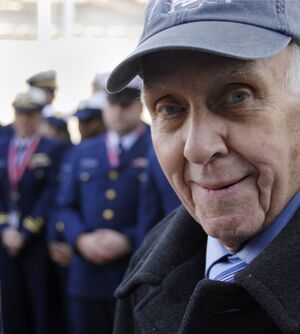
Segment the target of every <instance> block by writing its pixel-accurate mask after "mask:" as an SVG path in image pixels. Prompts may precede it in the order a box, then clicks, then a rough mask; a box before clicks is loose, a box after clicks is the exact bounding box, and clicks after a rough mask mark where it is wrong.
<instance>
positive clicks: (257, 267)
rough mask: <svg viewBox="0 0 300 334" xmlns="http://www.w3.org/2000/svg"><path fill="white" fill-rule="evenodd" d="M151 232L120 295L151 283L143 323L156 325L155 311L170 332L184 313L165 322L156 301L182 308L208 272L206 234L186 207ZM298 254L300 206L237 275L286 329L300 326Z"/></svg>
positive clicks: (141, 316) (140, 310)
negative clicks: (283, 226) (152, 318)
mask: <svg viewBox="0 0 300 334" xmlns="http://www.w3.org/2000/svg"><path fill="white" fill-rule="evenodd" d="M152 235H153V237H152V238H151V236H150V239H149V238H148V240H147V239H146V242H145V246H144V247H142V248H141V250H140V251H138V253H137V254H136V258H139V259H140V260H139V261H138V262H137V264H136V265H135V266H134V268H133V270H132V271H131V272H130V274H129V275H127V278H126V279H125V281H124V282H123V283H122V285H121V286H120V287H119V289H118V291H117V296H118V297H120V298H122V297H123V298H124V297H125V296H126V295H127V294H129V293H130V291H132V290H134V289H135V288H136V287H138V286H141V285H148V286H152V289H151V290H149V291H150V292H149V293H148V295H147V296H146V298H145V300H143V302H142V303H140V304H139V305H138V306H137V308H136V312H137V314H138V317H139V319H144V321H145V323H144V324H143V325H144V326H150V327H151V325H150V324H149V321H147V319H148V320H149V318H151V313H152V314H154V313H155V326H156V328H160V330H161V332H162V333H165V334H167V333H174V330H175V328H178V327H179V322H180V319H178V323H176V321H174V322H173V323H172V324H169V326H168V327H167V328H165V327H164V326H165V313H164V315H161V318H160V315H159V314H158V312H157V307H158V305H159V308H160V309H165V310H167V309H170V307H171V308H172V305H174V307H176V309H178V308H179V309H181V310H182V314H183V312H184V310H185V308H186V307H187V305H188V302H189V298H190V296H191V295H192V294H193V292H194V289H195V287H196V286H197V284H198V285H199V281H201V280H202V279H203V276H204V267H205V250H206V235H205V233H204V231H203V230H202V228H201V226H200V225H199V224H198V223H197V222H195V221H194V220H193V219H192V218H191V216H190V215H189V214H188V213H187V211H186V210H185V209H184V208H183V207H181V208H179V209H178V210H177V211H176V212H175V213H172V214H171V216H169V217H168V218H167V219H166V220H165V221H163V222H162V223H161V224H160V225H158V226H157V228H156V229H155V230H154V232H153V233H152ZM157 237H158V238H157ZM145 250H146V251H145ZM298 254H300V210H298V212H297V213H296V214H295V216H294V217H293V219H292V220H291V221H290V222H289V224H288V225H287V226H286V227H285V228H284V229H283V231H282V232H281V233H280V234H279V235H278V236H277V237H276V238H275V239H274V240H273V242H272V243H271V244H270V245H269V246H268V247H267V248H266V249H265V251H264V252H263V253H262V254H261V255H260V256H258V257H257V258H256V259H255V260H254V261H253V262H252V263H251V264H250V265H249V266H248V267H247V268H246V269H245V270H243V271H242V272H240V273H239V274H238V275H237V277H236V280H237V283H239V284H240V285H241V286H243V287H244V288H245V289H246V290H247V291H248V292H249V293H250V294H251V295H252V296H253V297H254V298H255V299H256V300H257V301H258V302H259V303H260V304H261V306H262V307H263V308H264V309H265V310H266V311H267V312H268V314H270V316H271V317H272V318H273V321H274V322H275V323H276V324H277V325H278V327H279V328H280V329H281V330H282V331H283V332H291V333H295V332H298V331H299V329H300V312H299V307H297V305H299V304H300V295H299V291H300V279H299V275H300V257H299V256H298ZM179 278H180V279H179ZM205 282H211V283H213V281H208V280H205V281H203V284H204V283H205ZM283 282H284V283H283ZM216 283H217V284H219V285H220V284H222V283H221V282H216ZM200 284H201V285H202V282H201V283H200ZM170 298H172V299H173V303H170V300H172V299H170ZM154 311H156V312H154ZM171 311H172V310H171ZM173 319H174V318H173ZM141 321H143V320H141ZM150 327H149V328H150Z"/></svg>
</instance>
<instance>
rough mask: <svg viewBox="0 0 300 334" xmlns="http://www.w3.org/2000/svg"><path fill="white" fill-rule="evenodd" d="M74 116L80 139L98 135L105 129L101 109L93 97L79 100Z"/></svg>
mask: <svg viewBox="0 0 300 334" xmlns="http://www.w3.org/2000/svg"><path fill="white" fill-rule="evenodd" d="M74 116H76V117H77V119H78V125H79V132H80V135H81V140H84V139H87V138H92V137H95V136H99V135H100V134H102V133H103V132H104V131H105V125H104V122H103V111H102V109H101V108H100V107H99V104H98V101H95V100H93V99H86V100H84V101H81V102H80V104H79V106H78V108H77V110H76V112H75V114H74Z"/></svg>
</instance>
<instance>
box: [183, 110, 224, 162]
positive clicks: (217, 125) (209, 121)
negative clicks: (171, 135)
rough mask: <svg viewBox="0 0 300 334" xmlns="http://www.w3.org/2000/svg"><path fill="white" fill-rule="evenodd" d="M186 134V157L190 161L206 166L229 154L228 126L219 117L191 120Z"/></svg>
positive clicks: (211, 116)
mask: <svg viewBox="0 0 300 334" xmlns="http://www.w3.org/2000/svg"><path fill="white" fill-rule="evenodd" d="M184 132H185V133H184V140H185V143H184V156H185V158H186V159H187V160H188V161H190V162H193V163H195V164H201V165H205V164H208V163H209V162H211V161H212V160H213V159H215V158H218V157H222V156H226V155H227V154H228V151H229V150H228V147H227V144H226V126H225V125H224V122H223V121H222V119H221V118H219V117H218V116H217V115H211V114H207V115H205V116H203V117H201V118H200V117H194V118H191V119H189V120H188V121H187V123H186V127H185V129H184Z"/></svg>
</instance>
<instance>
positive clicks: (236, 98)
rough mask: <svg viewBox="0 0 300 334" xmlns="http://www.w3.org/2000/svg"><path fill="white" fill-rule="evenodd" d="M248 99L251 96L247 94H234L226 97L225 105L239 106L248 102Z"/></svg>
mask: <svg viewBox="0 0 300 334" xmlns="http://www.w3.org/2000/svg"><path fill="white" fill-rule="evenodd" d="M247 97H249V95H248V94H247V93H245V92H234V93H231V94H228V95H227V96H226V98H225V103H228V104H237V103H240V102H243V101H244V100H246V99H247Z"/></svg>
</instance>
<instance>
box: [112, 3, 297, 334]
mask: <svg viewBox="0 0 300 334" xmlns="http://www.w3.org/2000/svg"><path fill="white" fill-rule="evenodd" d="M145 22H146V23H145V29H144V34H143V37H142V39H141V41H140V44H139V46H138V47H137V49H136V50H135V51H134V52H133V53H132V54H131V55H130V56H129V57H128V58H127V59H126V60H125V61H124V62H123V63H121V64H120V65H119V66H118V67H117V68H116V69H115V71H114V72H113V73H112V75H111V77H110V79H109V82H108V89H109V90H110V91H117V90H119V89H121V88H123V87H124V85H126V83H127V82H128V81H129V80H131V79H132V77H133V76H135V75H137V74H139V75H141V77H143V79H144V100H145V103H146V105H147V107H148V109H149V110H150V114H151V117H152V136H153V141H154V146H155V149H156V152H157V155H158V158H159V161H160V163H161V165H162V168H163V170H164V172H165V174H166V176H167V178H168V180H169V181H170V183H171V185H172V186H173V188H174V189H175V191H176V192H177V194H178V196H179V197H180V199H181V201H182V203H183V205H184V207H182V208H180V209H179V210H177V211H176V212H175V213H173V214H171V215H170V216H169V217H168V218H167V219H166V221H164V222H162V223H161V224H160V225H159V226H157V227H156V228H155V230H154V231H153V232H152V233H151V235H150V236H148V238H147V239H146V241H145V243H144V245H143V246H142V249H140V251H139V252H138V253H137V254H136V255H135V256H134V258H133V260H132V262H131V266H130V268H129V270H128V272H127V275H126V278H125V280H124V282H123V284H122V285H121V287H120V288H119V290H118V292H117V296H118V297H119V298H120V299H121V301H120V302H119V306H118V313H117V318H116V326H115V333H116V334H120V333H143V334H146V333H164V334H168V333H180V334H183V333H188V334H191V333H197V334H198V333H299V332H300V297H299V293H298V291H299V289H300V280H299V274H300V260H299V256H298V255H296V254H298V252H299V251H300V246H299V245H300V212H299V209H298V208H299V204H300V193H299V188H300V145H299V138H300V112H299V111H300V88H299V87H300V84H299V78H300V72H299V71H300V65H299V61H300V49H299V46H298V45H297V44H298V43H299V42H300V24H299V22H300V2H299V1H284V0H282V1H280V0H279V1H271V0H264V1H255V0H251V1H250V0H249V1H248V0H215V1H188V0H187V1H180V0H178V1H163V0H157V1H150V2H149V5H148V7H147V10H146V20H145Z"/></svg>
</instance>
